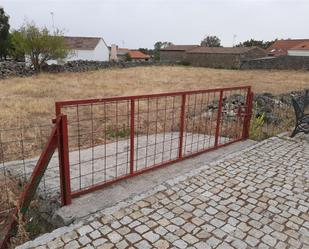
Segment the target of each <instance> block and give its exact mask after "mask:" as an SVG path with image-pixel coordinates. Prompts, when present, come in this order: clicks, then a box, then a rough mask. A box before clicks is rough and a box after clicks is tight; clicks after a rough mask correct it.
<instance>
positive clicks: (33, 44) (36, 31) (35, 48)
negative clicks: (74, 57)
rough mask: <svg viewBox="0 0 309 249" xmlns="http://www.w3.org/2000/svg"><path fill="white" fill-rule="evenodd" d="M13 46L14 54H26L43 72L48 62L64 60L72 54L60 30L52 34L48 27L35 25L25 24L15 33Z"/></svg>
mask: <svg viewBox="0 0 309 249" xmlns="http://www.w3.org/2000/svg"><path fill="white" fill-rule="evenodd" d="M12 46H13V50H14V51H15V52H13V54H14V53H15V55H20V54H25V55H26V58H27V60H29V61H30V62H31V65H32V66H33V67H34V69H35V70H36V71H41V70H42V66H43V65H44V64H45V63H46V62H47V61H48V60H56V59H63V58H65V57H67V55H68V53H69V52H70V51H69V50H68V48H67V47H66V46H65V43H64V37H63V34H62V32H61V31H60V30H58V29H57V30H55V32H53V34H50V32H49V30H48V29H47V28H46V27H44V28H39V27H37V26H36V25H35V24H34V23H25V24H24V25H23V26H22V27H21V28H20V29H19V30H18V31H15V32H14V33H13V36H12Z"/></svg>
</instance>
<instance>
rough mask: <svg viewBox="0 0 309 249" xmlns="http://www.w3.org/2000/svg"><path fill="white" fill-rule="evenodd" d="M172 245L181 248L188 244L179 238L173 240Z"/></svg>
mask: <svg viewBox="0 0 309 249" xmlns="http://www.w3.org/2000/svg"><path fill="white" fill-rule="evenodd" d="M173 245H174V246H176V247H177V248H182V249H183V248H187V247H188V244H187V243H186V242H185V241H183V240H181V239H178V240H175V241H174V242H173Z"/></svg>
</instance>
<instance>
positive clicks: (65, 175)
mask: <svg viewBox="0 0 309 249" xmlns="http://www.w3.org/2000/svg"><path fill="white" fill-rule="evenodd" d="M58 117H59V118H60V121H59V122H58V125H57V133H58V134H57V135H58V151H59V172H60V191H61V203H62V205H63V206H65V205H70V204H71V202H72V198H71V181H70V162H69V145H68V124H67V116H66V115H63V114H61V115H59V116H58Z"/></svg>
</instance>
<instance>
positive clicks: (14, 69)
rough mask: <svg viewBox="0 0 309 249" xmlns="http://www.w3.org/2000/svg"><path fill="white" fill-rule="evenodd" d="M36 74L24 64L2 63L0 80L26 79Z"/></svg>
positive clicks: (0, 64)
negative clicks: (11, 78)
mask: <svg viewBox="0 0 309 249" xmlns="http://www.w3.org/2000/svg"><path fill="white" fill-rule="evenodd" d="M33 74H34V71H33V70H31V69H30V68H28V67H26V65H25V63H24V62H15V61H4V62H0V79H4V78H7V77H14V76H15V77H16V76H17V77H26V76H31V75H33Z"/></svg>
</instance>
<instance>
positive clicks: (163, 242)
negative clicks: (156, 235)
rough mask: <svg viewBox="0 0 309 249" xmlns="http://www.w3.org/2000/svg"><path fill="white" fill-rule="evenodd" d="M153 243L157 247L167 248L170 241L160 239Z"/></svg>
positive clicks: (160, 248) (159, 248)
mask: <svg viewBox="0 0 309 249" xmlns="http://www.w3.org/2000/svg"><path fill="white" fill-rule="evenodd" d="M153 245H154V246H155V247H156V248H158V249H167V248H169V246H170V243H169V242H168V241H166V240H162V239H160V240H158V241H157V242H155V243H154V244H153Z"/></svg>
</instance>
